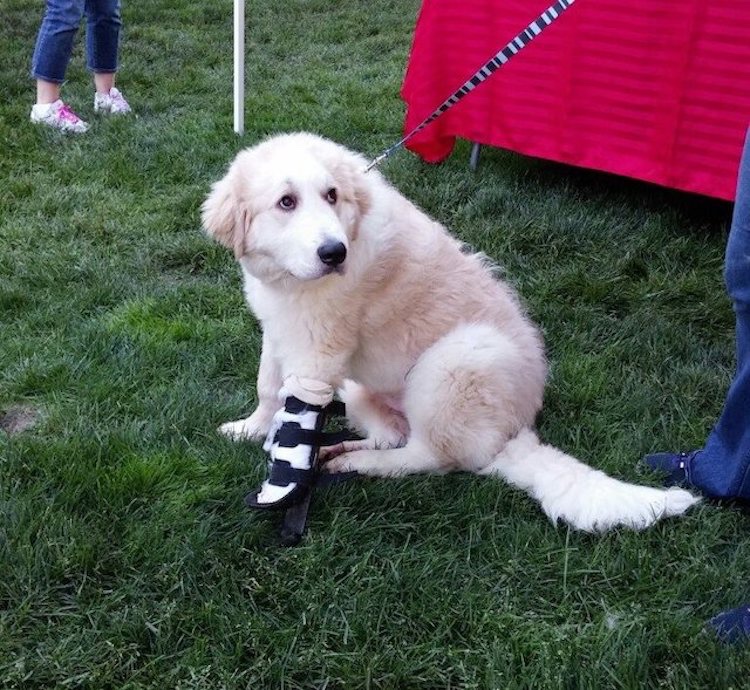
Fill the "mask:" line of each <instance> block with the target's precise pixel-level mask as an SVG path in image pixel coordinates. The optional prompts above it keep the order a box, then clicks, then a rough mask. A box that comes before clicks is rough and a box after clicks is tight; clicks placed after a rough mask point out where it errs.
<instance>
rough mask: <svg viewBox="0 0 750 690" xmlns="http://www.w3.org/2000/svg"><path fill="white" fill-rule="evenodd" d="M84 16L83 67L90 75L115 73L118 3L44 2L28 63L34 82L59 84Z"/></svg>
mask: <svg viewBox="0 0 750 690" xmlns="http://www.w3.org/2000/svg"><path fill="white" fill-rule="evenodd" d="M84 14H85V15H86V64H87V67H88V68H89V69H90V70H91V71H92V72H99V73H112V72H116V71H117V53H118V49H119V43H120V27H121V26H122V21H121V19H120V0H47V11H46V12H45V14H44V19H43V20H42V26H41V27H40V29H39V35H38V36H37V39H36V47H35V48H34V56H33V58H32V61H31V76H32V77H34V78H35V79H43V80H44V81H50V82H55V83H57V84H62V83H63V82H64V81H65V70H66V69H67V67H68V62H70V55H71V53H72V52H73V40H74V39H75V35H76V32H77V31H78V26H79V25H80V23H81V19H82V18H83V15H84Z"/></svg>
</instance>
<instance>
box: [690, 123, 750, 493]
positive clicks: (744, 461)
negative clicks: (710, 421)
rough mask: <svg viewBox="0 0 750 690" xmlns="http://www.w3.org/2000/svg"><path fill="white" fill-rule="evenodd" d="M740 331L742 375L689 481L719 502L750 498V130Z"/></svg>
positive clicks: (730, 250)
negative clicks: (720, 499)
mask: <svg viewBox="0 0 750 690" xmlns="http://www.w3.org/2000/svg"><path fill="white" fill-rule="evenodd" d="M724 276H725V279H726V285H727V292H728V293H729V297H730V298H731V300H732V306H733V307H734V312H735V315H736V328H737V331H736V332H737V336H736V338H737V373H736V374H735V376H734V380H733V381H732V385H731V386H730V388H729V393H728V394H727V399H726V402H725V403H724V409H723V410H722V413H721V416H720V417H719V420H718V421H717V422H716V426H715V427H714V429H713V431H712V432H711V434H710V435H709V437H708V439H707V440H706V445H705V446H704V448H703V450H702V451H701V452H700V453H698V454H697V455H696V456H695V459H694V460H693V462H692V463H691V467H690V482H691V483H693V484H695V486H697V487H699V488H700V489H701V490H702V491H703V492H704V493H705V494H707V495H709V496H713V497H717V498H744V499H750V130H748V135H747V137H746V139H745V148H744V152H743V155H742V159H741V161H740V171H739V177H738V180H737V200H736V202H735V206H734V215H733V216H732V228H731V230H730V232H729V239H728V241H727V249H726V262H725V267H724Z"/></svg>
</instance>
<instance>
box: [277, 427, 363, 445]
mask: <svg viewBox="0 0 750 690" xmlns="http://www.w3.org/2000/svg"><path fill="white" fill-rule="evenodd" d="M351 437H352V434H351V432H350V431H348V430H344V431H336V432H324V431H315V430H314V429H302V428H301V427H300V426H299V424H297V423H296V422H284V424H282V425H281V428H280V429H279V430H278V431H277V432H276V435H275V436H274V439H273V440H274V443H278V445H279V447H281V448H294V447H295V446H298V445H300V444H303V445H306V446H316V447H321V446H335V445H336V444H337V443H342V442H343V441H347V440H349V439H350V438H351Z"/></svg>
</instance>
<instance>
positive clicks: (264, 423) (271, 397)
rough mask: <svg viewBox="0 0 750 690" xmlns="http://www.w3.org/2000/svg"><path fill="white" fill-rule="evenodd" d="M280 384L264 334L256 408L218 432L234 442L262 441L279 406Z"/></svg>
mask: <svg viewBox="0 0 750 690" xmlns="http://www.w3.org/2000/svg"><path fill="white" fill-rule="evenodd" d="M281 384H282V379H281V367H280V366H279V363H278V361H277V360H276V357H275V356H274V353H273V348H272V346H271V343H270V339H269V338H268V337H267V336H266V335H265V333H264V334H263V348H262V350H261V353H260V365H259V367H258V406H257V407H256V408H255V411H254V412H253V413H252V414H251V415H250V416H249V417H245V418H244V419H238V420H237V421H236V422H227V423H226V424H222V425H221V426H220V427H219V432H220V433H222V434H224V435H225V436H228V437H229V438H231V439H233V440H235V441H241V440H245V439H248V440H250V439H252V440H260V439H264V438H265V437H266V435H267V434H268V430H269V429H270V427H271V421H272V420H273V416H274V414H276V411H277V410H278V409H279V407H280V406H281V403H280V401H279V389H280V388H281Z"/></svg>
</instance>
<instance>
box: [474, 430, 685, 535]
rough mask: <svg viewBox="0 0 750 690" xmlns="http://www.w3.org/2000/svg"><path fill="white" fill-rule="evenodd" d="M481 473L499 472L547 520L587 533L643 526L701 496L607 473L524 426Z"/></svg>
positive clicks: (683, 508)
mask: <svg viewBox="0 0 750 690" xmlns="http://www.w3.org/2000/svg"><path fill="white" fill-rule="evenodd" d="M480 474H491V475H499V476H500V477H502V478H503V479H505V480H506V481H507V482H508V483H509V484H511V485H513V486H516V487H518V488H519V489H523V490H524V491H527V492H528V493H530V494H531V495H532V496H533V497H534V498H535V499H536V500H537V501H539V503H541V505H542V510H543V511H544V512H545V513H546V514H547V517H549V519H550V520H552V522H554V523H556V522H557V521H558V520H563V521H565V522H567V523H568V524H569V525H571V526H572V527H574V528H576V529H580V530H584V531H586V532H603V531H605V530H607V529H610V528H612V527H616V526H618V525H622V526H625V527H630V528H633V529H643V528H645V527H648V526H649V525H652V524H653V523H654V522H656V521H657V520H659V519H660V518H663V517H668V516H670V515H680V514H682V513H684V512H685V511H686V510H687V509H688V508H689V507H690V506H692V505H694V504H695V503H697V502H698V501H699V500H700V499H699V498H697V497H695V496H693V495H692V494H691V493H689V492H688V491H685V490H683V489H678V488H671V489H655V488H652V487H649V486H637V485H635V484H627V483H626V482H622V481H619V480H617V479H614V478H612V477H609V476H607V475H606V474H604V473H603V472H600V471H599V470H595V469H593V468H591V467H588V466H587V465H584V464H583V463H582V462H580V461H578V460H576V459H575V458H573V457H571V456H570V455H566V454H565V453H563V452H562V451H560V450H558V449H557V448H553V447H552V446H548V445H544V444H542V443H541V442H540V441H539V438H538V437H537V435H536V434H535V433H534V432H533V431H530V430H529V429H524V430H522V431H521V432H520V433H519V434H518V436H516V437H515V438H514V439H512V440H511V441H509V442H508V443H507V445H506V446H505V448H503V450H502V452H501V453H500V454H499V455H497V456H496V457H495V459H494V460H493V461H492V463H491V464H490V465H488V466H487V467H485V468H484V469H482V470H481V471H480Z"/></svg>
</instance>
